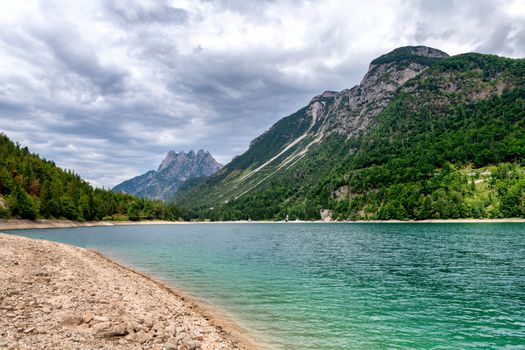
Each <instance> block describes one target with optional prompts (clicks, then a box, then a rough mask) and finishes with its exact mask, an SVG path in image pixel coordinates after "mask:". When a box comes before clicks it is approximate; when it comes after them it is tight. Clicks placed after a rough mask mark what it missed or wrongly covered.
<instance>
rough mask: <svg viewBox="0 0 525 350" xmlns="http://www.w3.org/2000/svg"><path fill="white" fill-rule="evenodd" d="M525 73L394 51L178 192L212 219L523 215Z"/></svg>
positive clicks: (480, 58) (491, 59) (522, 66)
mask: <svg viewBox="0 0 525 350" xmlns="http://www.w3.org/2000/svg"><path fill="white" fill-rule="evenodd" d="M524 79H525V61H524V60H523V59H509V58H502V57H497V56H493V55H481V54H476V53H470V54H463V55H458V56H453V57H449V56H448V55H447V54H446V53H444V52H442V51H439V50H436V49H432V48H428V47H423V46H416V47H402V48H398V49H396V50H394V51H392V52H390V53H387V54H385V55H383V56H381V57H379V58H377V59H375V60H373V61H372V62H371V64H370V66H369V70H368V72H367V73H366V75H365V76H364V78H363V80H362V81H361V83H360V84H359V85H357V86H355V87H353V88H351V89H347V90H343V91H340V92H334V91H327V92H324V93H322V94H320V95H318V96H316V97H314V98H313V99H312V100H311V101H310V103H309V104H308V105H307V106H306V107H304V108H302V109H300V110H299V111H297V112H295V113H294V114H292V115H290V116H288V117H285V118H283V119H281V120H280V121H278V122H277V123H276V124H274V125H273V126H272V127H271V128H270V129H269V130H268V131H266V132H265V133H263V134H262V135H261V136H259V137H258V138H256V139H255V140H253V141H252V142H251V144H250V147H249V149H248V151H246V152H245V153H244V154H242V155H240V156H238V157H236V158H234V159H233V160H232V161H231V162H230V163H229V164H227V165H226V166H224V167H223V168H222V169H221V170H220V171H218V172H217V173H216V174H214V175H213V176H211V177H209V178H207V179H206V180H204V181H202V182H200V183H198V184H195V185H194V186H191V187H188V188H185V189H183V190H181V191H180V192H178V193H177V195H176V197H175V200H176V202H177V203H178V204H180V205H182V206H184V207H185V208H188V209H191V211H192V213H193V214H192V215H193V216H194V217H197V218H211V219H217V220H219V219H221V220H228V219H247V218H251V219H283V218H284V217H285V216H286V215H289V216H290V218H292V219H293V218H300V219H319V218H321V217H323V218H326V219H330V218H332V219H426V218H457V217H502V216H520V215H525V209H524V203H523V201H524V200H523V195H522V193H523V188H524V181H525V180H524V176H523V159H524V156H525V132H524V124H523V123H524V120H525V118H524V116H525V112H524V109H525V108H524V106H525V105H524V96H525V95H524V89H525V82H524ZM502 179H507V180H502ZM505 181H506V182H505Z"/></svg>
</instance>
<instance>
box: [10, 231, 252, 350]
mask: <svg viewBox="0 0 525 350" xmlns="http://www.w3.org/2000/svg"><path fill="white" fill-rule="evenodd" d="M0 284H1V285H0V349H20V350H23V349H168V350H175V349H181V350H182V349H188V350H190V349H191V350H197V349H253V348H256V347H255V345H254V344H253V343H252V342H251V340H250V339H248V338H247V337H246V336H244V335H243V334H242V332H241V331H239V330H238V329H235V328H234V327H233V326H232V327H228V323H227V322H226V321H222V322H221V321H219V320H218V319H215V318H214V317H213V315H212V314H211V313H208V314H207V313H206V312H205V311H204V309H201V308H200V307H199V306H198V305H196V304H195V303H194V302H192V301H190V300H188V299H187V298H185V297H183V296H181V295H180V294H178V293H177V292H176V291H174V290H172V289H170V288H168V287H167V286H165V285H163V284H161V283H159V282H156V281H154V280H152V279H151V278H148V277H147V276H144V275H142V274H140V273H137V272H135V271H133V270H130V269H128V268H125V267H123V266H120V265H118V264H116V263H114V262H112V261H110V260H108V259H106V258H105V257H103V256H102V255H100V254H98V253H96V252H94V251H91V250H87V249H83V248H78V247H73V246H69V245H65V244H60V243H54V242H48V241H42V240H35V239H30V238H25V237H19V236H14V235H6V234H0Z"/></svg>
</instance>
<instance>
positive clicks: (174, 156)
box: [157, 149, 215, 171]
mask: <svg viewBox="0 0 525 350" xmlns="http://www.w3.org/2000/svg"><path fill="white" fill-rule="evenodd" d="M210 158H211V159H213V157H212V156H211V154H210V152H208V151H205V150H203V149H200V150H198V151H197V152H195V151H194V150H190V151H189V152H187V153H186V152H184V151H181V152H175V151H169V152H168V154H166V157H164V159H163V160H162V162H161V163H160V165H159V168H158V169H157V171H162V170H164V169H166V168H168V167H169V166H170V165H172V164H174V163H177V162H184V161H185V160H188V159H197V160H202V159H210ZM213 161H215V160H214V159H213Z"/></svg>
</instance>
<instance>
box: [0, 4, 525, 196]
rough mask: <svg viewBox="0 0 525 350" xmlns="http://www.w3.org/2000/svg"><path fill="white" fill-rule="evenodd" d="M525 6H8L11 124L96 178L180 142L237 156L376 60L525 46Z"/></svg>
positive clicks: (105, 178) (2, 61)
mask: <svg viewBox="0 0 525 350" xmlns="http://www.w3.org/2000/svg"><path fill="white" fill-rule="evenodd" d="M524 23H525V8H524V6H523V4H522V2H521V1H511V0H509V1H504V4H503V3H502V2H501V1H495V0H483V1H454V0H448V1H440V2H437V1H426V0H412V1H409V2H405V1H401V0H394V1H389V0H380V1H378V2H377V3H374V4H367V3H363V2H361V1H357V0H352V1H337V0H323V1H306V0H305V1H293V0H289V1H271V0H270V1H230V0H220V1H205V0H202V1H187V2H186V1H181V2H177V6H173V5H172V2H170V1H156V2H153V1H146V0H134V1H125V2H124V1H112V2H105V1H102V0H100V1H92V0H79V1H74V2H68V1H63V0H48V1H46V2H43V1H42V2H36V3H34V4H31V6H30V5H28V4H24V5H23V6H22V5H16V3H15V2H10V3H9V2H6V3H5V4H0V25H2V28H3V29H2V31H1V32H0V52H1V54H0V67H1V68H0V131H2V132H5V133H7V135H8V136H10V137H12V138H13V139H15V140H16V141H19V142H20V143H22V144H24V145H28V146H29V147H30V148H31V149H32V150H33V151H35V152H38V153H40V154H41V155H42V156H44V157H46V158H48V159H53V160H55V161H56V163H57V164H59V165H60V166H63V167H66V168H71V169H74V170H76V171H77V172H78V173H79V174H80V175H81V176H83V177H84V178H86V179H88V180H89V181H91V182H92V183H93V184H95V185H97V186H106V187H108V186H113V185H115V184H117V183H118V182H120V181H122V180H124V179H127V178H130V177H132V176H135V175H137V174H139V173H141V172H144V171H146V170H149V169H155V168H156V167H157V165H158V163H159V162H160V161H161V159H162V158H163V156H164V154H165V153H166V152H167V151H168V150H170V149H174V150H188V149H191V148H194V149H198V148H205V149H208V150H210V151H211V152H212V154H213V155H214V156H216V157H217V158H218V160H219V161H221V162H223V163H226V162H228V161H229V160H230V159H231V158H232V157H233V156H235V155H237V154H240V153H242V152H243V151H244V150H246V149H247V147H248V145H249V142H250V141H251V140H252V139H253V138H255V137H256V136H258V135H259V134H260V133H262V132H263V131H264V130H266V129H268V128H269V127H270V126H271V125H272V124H273V123H274V122H276V121H277V120H278V119H280V118H281V117H283V116H286V115H288V114H290V113H293V112H295V111H296V110H297V109H299V108H300V107H302V106H304V105H305V104H306V103H308V101H309V100H310V99H311V98H312V97H313V96H314V95H317V94H319V93H321V92H323V91H325V90H341V89H344V88H350V87H352V86H353V85H355V84H356V83H358V82H359V80H360V79H361V77H362V76H363V75H364V73H365V72H366V69H367V67H368V64H369V62H370V61H371V60H372V59H373V58H375V57H377V56H379V55H381V54H383V53H385V52H387V51H389V50H391V49H394V48H395V47H398V46H402V45H411V44H422V45H429V46H434V47H437V48H440V49H442V50H444V51H447V52H448V53H450V54H457V53H462V52H467V51H482V52H487V53H495V54H503V55H510V56H514V57H521V56H523V55H524V54H525V52H524V50H525V25H524Z"/></svg>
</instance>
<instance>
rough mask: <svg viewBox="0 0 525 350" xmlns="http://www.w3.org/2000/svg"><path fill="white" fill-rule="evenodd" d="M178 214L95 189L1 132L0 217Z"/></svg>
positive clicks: (165, 217) (161, 216)
mask: <svg viewBox="0 0 525 350" xmlns="http://www.w3.org/2000/svg"><path fill="white" fill-rule="evenodd" d="M179 217H180V213H179V210H178V209H177V207H176V206H174V205H171V204H169V205H167V204H164V203H162V202H160V201H150V200H142V199H138V198H135V197H133V196H130V195H127V194H121V193H113V192H111V191H108V190H104V189H100V188H93V187H92V186H91V185H90V184H89V183H87V182H86V181H84V180H82V179H81V178H80V177H79V176H78V175H77V174H75V173H73V172H72V171H70V170H63V169H61V168H59V167H57V166H56V165H55V163H53V162H52V161H48V160H45V159H42V158H40V157H39V156H38V155H36V154H33V153H31V152H30V151H29V150H28V148H27V147H21V146H20V145H18V144H15V143H14V142H12V141H11V140H10V139H9V138H8V137H7V136H5V135H4V134H1V133H0V219H12V218H13V219H14V218H20V219H31V220H34V219H40V218H45V219H69V220H79V221H85V220H103V219H105V220H107V219H110V220H113V219H131V220H140V219H163V220H177V219H179Z"/></svg>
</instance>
